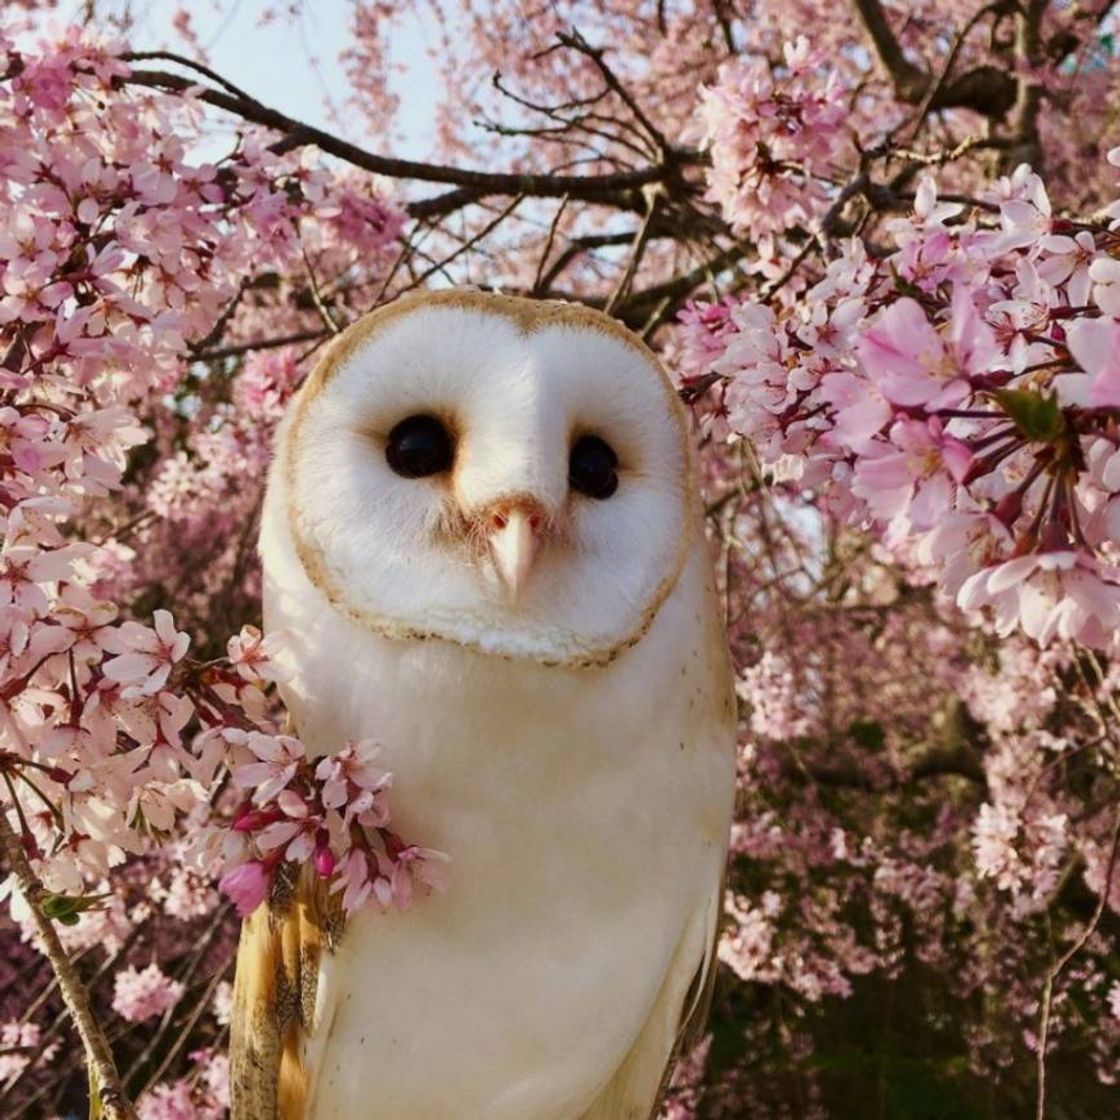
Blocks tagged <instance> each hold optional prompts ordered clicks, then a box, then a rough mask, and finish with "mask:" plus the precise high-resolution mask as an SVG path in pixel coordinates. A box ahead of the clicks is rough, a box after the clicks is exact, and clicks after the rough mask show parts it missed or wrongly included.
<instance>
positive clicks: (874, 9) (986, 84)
mask: <svg viewBox="0 0 1120 1120" xmlns="http://www.w3.org/2000/svg"><path fill="white" fill-rule="evenodd" d="M852 3H853V4H854V5H855V9H856V12H857V13H858V14H859V18H860V22H861V23H862V24H863V26H864V29H865V30H866V31H867V34H868V37H869V38H870V39H871V42H872V45H873V46H874V50H875V57H876V58H877V59H878V61H879V65H880V68H881V69H882V70H883V72H884V73H885V75H886V76H887V78H888V79H889V80H890V83H891V85H893V86H894V91H895V94H896V95H897V96H898V98H899V99H900V100H902V101H905V102H907V103H908V104H910V105H921V104H922V103H923V101H924V100H925V99H926V96H927V94H928V93H929V90H930V86H931V84H932V82H933V78H931V77H930V75H929V74H928V73H927V72H926V71H925V70H924V69H922V68H921V67H920V66H916V65H915V64H914V63H912V62H911V61H910V60H909V59H908V58H907V57H906V55H905V54H904V53H903V51H902V47H901V46H900V45H899V42H898V40H897V39H896V38H895V35H894V32H893V31H892V30H891V26H890V23H889V22H888V20H887V15H886V12H884V11H883V6H882V4H881V3H880V0H852ZM988 7H989V8H990V9H991V10H993V11H995V10H997V9H998V8H999V5H995V6H992V5H989V6H988ZM976 18H978V17H976ZM973 22H974V20H970V21H969V26H971V25H972V23H973ZM1017 88H1018V86H1017V83H1016V81H1015V79H1014V78H1013V77H1011V75H1010V74H1008V73H1006V72H1005V71H1004V70H1002V69H1000V68H999V67H998V66H977V67H976V68H975V69H973V70H969V71H968V72H967V73H965V74H962V75H961V76H960V77H959V78H957V79H956V80H955V81H952V82H946V83H943V84H942V85H941V88H939V89H936V90H934V92H933V94H932V95H931V96H930V97H929V100H928V104H926V105H925V109H926V110H929V109H932V110H934V111H936V110H938V109H958V108H959V109H974V110H975V111H976V112H978V113H982V114H983V115H984V116H986V117H989V118H992V119H997V118H1000V117H1003V116H1005V115H1006V113H1007V111H1008V110H1009V109H1010V108H1011V107H1012V105H1014V103H1015V98H1016V95H1017Z"/></svg>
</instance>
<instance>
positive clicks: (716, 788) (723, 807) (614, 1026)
mask: <svg viewBox="0 0 1120 1120" xmlns="http://www.w3.org/2000/svg"><path fill="white" fill-rule="evenodd" d="M701 565H702V561H700V560H698V559H697V558H694V560H693V561H692V562H690V563H689V565H688V566H687V568H686V571H685V573H684V575H683V576H682V579H681V581H680V584H679V585H678V587H677V589H676V590H675V591H674V593H673V595H672V596H671V597H670V599H669V601H668V602H667V603H666V604H665V606H664V607H663V608H662V611H661V612H660V614H659V616H658V618H657V620H656V621H655V623H654V626H653V628H652V630H651V631H650V633H649V634H647V635H646V637H645V638H644V639H643V640H642V641H641V642H639V643H638V645H637V646H635V647H634V648H633V649H632V650H630V651H628V652H627V653H625V654H623V655H622V656H621V657H620V658H619V659H618V660H617V661H616V662H615V663H613V664H612V665H610V666H608V667H606V668H602V669H596V670H568V669H547V668H543V667H540V666H536V665H530V664H524V663H513V662H506V661H501V660H498V659H494V658H489V657H486V656H484V655H480V654H477V653H472V652H470V651H466V650H463V649H460V648H458V647H455V646H452V645H449V644H447V643H444V642H438V641H430V642H413V643H402V642H396V641H391V640H387V639H382V638H379V637H377V636H375V635H373V634H371V633H369V632H368V631H365V630H363V629H360V628H358V627H356V626H354V625H352V624H350V623H349V622H347V621H346V620H345V619H343V618H342V617H341V616H340V615H338V614H336V613H335V612H332V611H325V610H323V609H321V608H320V609H313V608H312V607H311V606H309V603H312V604H313V599H310V598H309V597H306V596H303V595H295V596H288V595H285V594H283V593H281V592H280V591H279V590H278V589H277V588H275V587H273V588H272V589H271V590H270V593H269V600H268V619H267V621H268V624H269V626H270V627H272V628H279V627H283V628H286V629H289V630H291V631H293V633H294V634H295V635H297V636H298V637H297V638H296V639H295V640H294V641H293V643H292V647H291V650H290V652H289V655H288V658H289V663H290V664H291V665H292V667H293V668H294V669H295V673H296V675H295V678H294V679H293V681H292V682H291V684H290V686H289V689H288V694H289V699H290V703H291V707H292V709H293V711H294V714H295V715H296V719H297V723H298V725H299V729H300V733H301V734H302V735H303V736H304V737H305V738H306V739H307V740H308V742H309V743H310V744H311V745H312V746H313V747H315V748H317V749H330V748H331V747H332V746H333V745H336V744H341V743H342V742H343V741H345V739H348V738H350V739H355V738H366V737H370V738H376V739H378V740H379V741H381V742H382V743H384V744H385V756H384V757H385V760H386V765H387V766H388V768H389V769H391V770H392V771H393V773H394V788H393V791H392V795H391V806H392V810H393V814H394V827H396V828H399V831H400V832H401V834H402V835H403V836H404V837H405V838H406V839H408V840H410V841H414V842H416V843H420V844H423V845H426V846H430V847H434V848H438V849H441V850H443V851H445V852H447V853H448V854H449V855H450V856H451V859H452V863H451V865H450V889H449V890H448V892H447V893H446V894H445V895H442V896H432V897H429V898H425V899H421V900H419V901H418V903H417V904H416V905H415V906H414V907H413V909H412V910H410V911H409V912H408V913H405V914H399V913H388V914H381V913H377V912H373V911H370V912H367V913H364V914H363V915H361V916H360V917H359V918H358V919H356V920H355V921H354V922H352V924H351V926H350V928H349V930H348V931H347V934H346V937H345V939H344V941H343V944H342V946H341V947H340V949H339V951H338V953H337V954H336V955H335V956H334V957H333V958H331V959H330V960H329V961H328V964H327V966H326V972H325V976H324V981H325V983H324V987H323V991H324V993H325V996H324V1004H323V1007H324V1015H325V1017H326V1020H327V1022H329V1027H328V1029H327V1031H326V1032H325V1034H323V1035H320V1039H321V1040H325V1045H324V1048H323V1050H322V1051H321V1062H318V1063H315V1064H317V1065H319V1067H320V1068H319V1069H318V1070H317V1073H316V1076H315V1088H314V1097H313V1107H312V1112H311V1117H312V1118H313V1120H328V1118H333V1117H342V1116H346V1117H354V1118H355V1120H363V1118H364V1117H367V1116H368V1117H369V1118H370V1120H373V1118H374V1117H376V1120H447V1118H449V1117H455V1118H456V1120H483V1118H486V1120H575V1118H577V1117H578V1116H579V1115H580V1114H581V1113H582V1111H583V1110H584V1109H585V1108H586V1107H587V1105H588V1103H589V1102H590V1100H591V1099H592V1098H593V1097H594V1096H595V1094H596V1092H597V1091H598V1090H599V1088H600V1087H601V1086H602V1085H603V1084H604V1083H605V1082H606V1081H607V1080H608V1079H609V1077H610V1075H611V1073H612V1071H613V1070H614V1068H615V1067H616V1066H617V1064H618V1063H619V1061H621V1059H622V1057H623V1056H624V1055H625V1053H626V1051H627V1050H628V1048H629V1046H630V1045H631V1044H632V1043H633V1041H634V1039H635V1037H636V1035H637V1034H638V1032H639V1030H640V1028H641V1025H642V1023H643V1021H644V1020H645V1017H646V1016H647V1015H648V1013H649V1010H650V1007H651V1006H652V1004H653V1002H654V999H655V997H656V995H657V992H658V989H659V988H660V986H661V983H662V980H663V978H664V975H665V972H666V969H667V968H668V966H669V962H670V960H671V959H672V957H673V954H674V951H675V949H676V948H677V946H678V943H679V942H680V941H681V938H682V935H684V934H685V931H686V929H690V930H692V929H693V927H694V924H695V922H696V920H697V915H698V913H699V912H700V911H701V910H702V909H703V907H704V902H705V900H706V899H707V898H708V897H710V895H711V892H712V890H713V886H714V884H715V883H717V882H718V877H719V874H720V870H721V866H722V860H723V845H724V842H725V836H726V828H727V819H728V816H729V812H730V797H731V792H730V791H731V789H732V786H733V782H732V759H731V750H730V742H729V740H728V733H727V723H726V712H725V710H724V708H723V705H724V703H725V698H724V697H723V696H722V695H719V689H720V685H719V683H716V682H718V681H719V680H720V679H721V676H720V673H719V672H718V671H717V670H716V667H715V666H713V663H712V651H711V650H710V649H708V648H706V646H705V638H706V634H705V628H704V626H703V625H702V623H701V620H700V619H701V607H700V603H701V575H700V572H701ZM693 932H694V930H693ZM690 936H692V933H690Z"/></svg>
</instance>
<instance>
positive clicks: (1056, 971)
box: [1035, 808, 1120, 1120]
mask: <svg viewBox="0 0 1120 1120" xmlns="http://www.w3.org/2000/svg"><path fill="white" fill-rule="evenodd" d="M1118 849H1120V808H1117V810H1116V815H1115V816H1114V818H1113V821H1112V840H1111V844H1110V847H1109V852H1108V864H1107V867H1106V869H1105V873H1104V882H1103V883H1102V884H1101V890H1100V896H1099V897H1098V899H1097V905H1096V908H1095V909H1094V910H1093V916H1092V917H1091V918H1090V919H1089V922H1088V924H1087V925H1086V926H1085V928H1084V929H1083V930H1082V931H1081V936H1080V937H1079V938H1078V939H1077V940H1076V941H1075V942H1074V943H1073V944H1072V945H1071V946H1070V947H1069V948H1068V949H1067V950H1066V951H1065V952H1064V953H1063V954H1062V955H1061V957H1059V958H1058V961H1057V963H1056V964H1055V965H1054V967H1053V968H1051V969H1050V971H1049V972H1048V973H1047V974H1046V981H1045V983H1044V984H1043V988H1042V1012H1041V1015H1040V1018H1039V1025H1038V1054H1037V1057H1036V1065H1037V1068H1038V1096H1037V1098H1036V1103H1035V1120H1046V1045H1047V1042H1048V1040H1049V1037H1050V1014H1051V1010H1052V1007H1053V1001H1054V983H1055V981H1056V980H1057V979H1058V977H1059V976H1060V975H1061V973H1062V970H1063V969H1064V968H1065V967H1066V965H1068V964H1069V962H1070V961H1071V960H1073V958H1074V957H1076V956H1077V954H1078V953H1080V952H1081V950H1082V949H1084V948H1085V945H1086V944H1087V942H1088V941H1089V938H1090V937H1092V936H1093V934H1094V933H1095V932H1096V929H1097V926H1098V925H1099V924H1100V920H1101V918H1102V916H1103V915H1104V910H1105V907H1106V906H1107V905H1108V899H1109V895H1110V894H1111V893H1112V874H1113V872H1114V871H1115V869H1116V855H1117V850H1118Z"/></svg>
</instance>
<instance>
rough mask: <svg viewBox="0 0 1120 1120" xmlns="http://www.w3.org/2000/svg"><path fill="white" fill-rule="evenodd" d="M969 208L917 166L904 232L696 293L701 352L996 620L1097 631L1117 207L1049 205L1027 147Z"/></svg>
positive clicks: (1119, 335) (847, 503) (1106, 587)
mask: <svg viewBox="0 0 1120 1120" xmlns="http://www.w3.org/2000/svg"><path fill="white" fill-rule="evenodd" d="M1111 158H1112V159H1113V160H1114V161H1115V162H1120V149H1117V150H1116V151H1115V152H1114V153H1113V155H1112V157H1111ZM965 209H966V207H965V205H964V204H962V203H957V202H942V201H939V200H938V197H937V188H936V185H935V182H934V180H933V179H932V178H931V177H925V178H923V179H922V181H921V184H920V186H919V188H918V191H917V196H916V199H915V203H914V209H913V212H912V214H911V215H910V216H908V217H905V218H898V219H894V220H892V221H891V222H889V223H888V230H889V234H890V236H891V238H892V239H893V242H894V246H895V247H894V249H893V251H892V252H887V253H884V254H882V255H881V256H879V257H872V256H871V255H869V254H868V252H867V250H866V247H865V245H864V243H863V242H862V241H858V240H852V241H848V242H846V243H845V244H844V245H843V246H842V247H841V248H840V250H839V251H838V253H837V254H836V257H835V259H834V260H832V261H831V262H830V263H829V264H828V266H827V268H826V269H825V272H824V275H823V276H822V277H821V278H820V279H819V280H818V281H817V282H816V283H815V284H814V285H813V286H812V287H811V288H810V289H809V290H807V291H806V292H805V293H804V295H803V297H800V298H798V299H796V300H793V299H790V300H787V301H786V302H784V303H779V304H775V303H764V302H758V301H753V300H750V299H746V300H744V301H742V302H741V303H740V304H738V305H737V306H735V307H733V308H730V309H726V310H721V309H718V308H717V309H714V310H713V309H710V308H709V309H697V310H695V311H693V312H691V313H690V314H689V316H688V321H689V323H690V327H691V330H692V331H693V333H694V334H695V333H696V332H699V331H703V332H705V333H708V334H709V335H711V336H712V338H713V343H712V345H711V346H710V348H709V349H710V350H711V353H710V354H709V355H708V357H707V362H706V366H705V367H704V368H702V369H699V370H694V371H689V372H690V373H692V374H693V375H694V376H695V375H702V374H703V373H705V372H710V373H712V374H714V375H718V376H719V377H720V378H721V379H722V380H723V382H724V384H723V400H724V404H725V407H726V412H727V419H728V422H729V423H730V425H731V427H732V428H733V429H734V431H735V432H737V433H740V434H741V435H742V436H744V437H746V438H747V439H749V440H750V441H751V445H752V447H753V448H754V449H755V451H756V452H757V454H758V455H759V457H760V459H761V461H762V463H763V464H764V466H765V467H766V468H767V469H768V470H769V471H770V472H771V473H772V475H773V477H774V478H775V479H776V480H778V481H783V482H794V483H796V485H797V486H798V487H799V488H800V489H802V490H805V491H810V492H817V493H820V494H821V495H822V498H823V499H824V500H825V501H827V502H828V503H829V504H830V506H831V508H832V510H833V512H834V513H836V514H837V515H840V516H843V517H845V518H846V519H848V520H849V521H850V522H851V523H853V524H857V525H861V524H862V525H871V526H874V527H875V529H876V530H877V531H878V532H879V533H881V535H882V538H883V540H884V541H885V543H886V544H887V545H888V547H891V548H893V549H896V550H897V549H905V550H908V551H909V552H910V553H911V554H912V555H913V558H914V560H915V562H917V563H918V564H920V565H923V566H924V567H925V568H926V569H927V570H928V571H929V572H930V573H931V575H932V576H935V577H936V578H937V579H938V581H939V582H940V585H941V587H942V588H943V589H944V590H945V591H946V592H947V593H948V594H949V595H950V596H952V597H953V598H954V599H955V600H956V602H957V603H958V604H959V606H960V607H962V608H963V609H965V610H966V611H969V612H973V613H976V614H981V613H982V614H984V615H985V616H986V617H988V618H990V620H991V623H992V625H993V626H994V627H995V629H996V631H997V632H998V633H1000V634H1007V633H1010V632H1011V631H1012V630H1014V629H1016V628H1021V629H1022V630H1023V631H1024V632H1025V633H1027V634H1028V635H1029V636H1031V637H1032V638H1034V639H1036V640H1037V641H1039V642H1041V643H1043V644H1046V643H1047V642H1049V641H1050V640H1052V639H1054V638H1060V639H1066V640H1077V641H1080V642H1082V643H1084V644H1086V645H1090V646H1098V647H1106V646H1108V645H1110V644H1111V642H1112V640H1113V636H1114V635H1115V633H1116V632H1117V628H1118V625H1120V567H1118V563H1117V562H1118V560H1120V554H1118V551H1117V549H1118V546H1120V523H1118V522H1117V517H1118V516H1120V503H1118V501H1117V497H1116V495H1117V493H1118V492H1120V468H1118V464H1120V436H1118V434H1117V429H1116V411H1115V410H1116V408H1117V406H1118V405H1120V389H1118V385H1120V365H1118V364H1117V361H1116V354H1117V353H1118V352H1120V351H1118V347H1117V341H1118V340H1120V321H1118V320H1117V318H1116V316H1117V315H1118V314H1120V301H1118V300H1117V297H1116V293H1117V292H1118V291H1120V286H1118V281H1120V274H1118V273H1117V268H1118V267H1120V266H1117V264H1116V262H1115V260H1114V259H1113V257H1112V252H1113V251H1114V250H1115V249H1116V247H1117V245H1118V244H1120V234H1118V233H1117V232H1115V231H1114V230H1113V228H1112V225H1111V224H1110V221H1109V218H1110V214H1108V213H1106V214H1105V215H1103V216H1102V217H1101V218H1099V219H1090V220H1085V221H1075V220H1073V219H1066V218H1055V217H1054V216H1053V214H1052V211H1051V205H1050V201H1049V198H1048V196H1047V193H1046V189H1045V187H1044V185H1043V183H1042V181H1041V179H1040V178H1039V177H1038V176H1037V175H1035V174H1033V173H1032V172H1031V171H1030V170H1029V168H1027V167H1025V166H1023V167H1020V168H1019V170H1018V171H1016V172H1015V174H1014V175H1012V176H1010V177H1008V178H1005V179H1001V180H999V181H998V182H997V183H996V184H995V185H994V186H993V187H992V188H991V189H990V190H989V191H988V192H987V193H986V194H985V195H984V196H983V198H981V199H980V200H979V202H978V203H977V205H976V206H975V207H973V208H972V211H971V212H970V213H965ZM1117 213H1118V214H1120V209H1118V210H1117ZM993 218H994V219H995V220H994V221H993V220H991V219H993ZM713 328H714V329H713Z"/></svg>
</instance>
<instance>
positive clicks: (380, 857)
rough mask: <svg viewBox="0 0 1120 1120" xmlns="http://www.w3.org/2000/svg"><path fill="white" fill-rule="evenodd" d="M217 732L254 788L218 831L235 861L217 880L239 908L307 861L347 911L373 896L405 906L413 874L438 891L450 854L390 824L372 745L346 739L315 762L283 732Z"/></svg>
mask: <svg viewBox="0 0 1120 1120" xmlns="http://www.w3.org/2000/svg"><path fill="white" fill-rule="evenodd" d="M222 738H223V739H224V741H225V743H226V745H227V748H228V750H229V753H230V755H231V756H232V758H233V760H234V761H233V768H232V776H233V784H234V785H235V786H236V787H237V788H239V789H242V790H247V791H248V790H251V791H252V792H251V793H249V794H247V796H246V799H245V801H244V802H242V804H241V805H240V806H239V808H238V809H237V810H236V811H235V813H234V815H233V821H232V824H231V826H230V827H231V830H232V832H231V833H227V834H226V835H225V837H224V847H225V860H224V861H223V862H225V863H226V864H227V865H232V866H231V867H230V870H228V871H227V872H226V873H225V875H224V876H223V877H222V881H221V888H222V890H223V891H224V892H225V893H226V894H228V895H229V896H230V898H231V899H232V900H233V902H234V903H235V905H236V906H237V909H238V911H239V912H240V913H241V914H242V915H243V916H245V915H248V914H251V913H252V912H253V911H254V910H255V909H256V908H257V907H258V906H259V905H260V904H261V903H262V902H263V901H264V900H265V898H266V897H267V896H268V892H269V887H270V885H271V883H272V881H273V878H274V877H275V876H276V874H277V872H278V870H279V869H280V868H282V867H283V866H284V864H285V863H286V864H287V865H288V868H289V869H292V868H294V869H299V868H302V867H303V866H305V865H307V864H308V863H310V865H311V867H312V868H313V869H314V872H315V874H316V875H317V876H319V877H320V878H321V879H324V880H326V881H327V883H328V884H329V889H330V891H331V893H340V892H341V899H340V903H341V909H342V913H343V914H344V915H346V916H349V915H350V914H352V913H354V912H355V911H356V910H358V909H359V908H361V907H362V906H363V905H365V904H366V903H367V902H370V901H376V902H377V903H378V904H379V905H380V906H381V907H382V908H387V907H389V906H390V905H392V906H396V907H397V908H398V909H400V910H405V909H407V908H408V907H409V905H410V904H411V902H412V895H413V888H414V883H416V882H419V883H421V884H423V885H424V886H426V887H428V888H434V889H436V890H442V889H443V887H444V879H443V875H442V870H443V868H442V865H443V863H444V862H446V859H447V857H446V856H445V855H444V854H443V853H441V852H437V851H434V850H432V849H430V848H421V847H418V846H417V845H415V844H407V843H405V841H404V840H402V839H401V838H400V836H398V835H397V834H396V833H395V832H393V831H392V830H391V829H390V828H389V807H388V802H387V796H386V795H387V794H388V791H389V787H390V786H391V784H392V775H391V774H389V773H387V772H386V771H384V770H382V769H380V768H379V767H378V766H377V765H376V760H377V755H378V753H379V750H380V748H379V747H378V746H377V744H375V743H373V742H371V741H368V740H367V741H363V742H359V743H347V744H346V745H345V746H344V747H343V748H342V749H341V750H338V751H335V752H334V753H333V754H330V755H325V756H323V757H322V758H320V759H318V760H315V759H311V758H309V757H308V756H307V754H306V752H305V750H304V747H303V744H302V743H301V742H300V741H299V740H298V739H295V738H292V737H291V736H287V735H264V734H262V733H260V732H257V731H250V732H247V733H246V732H241V731H233V730H228V729H227V730H226V731H224V732H222Z"/></svg>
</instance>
